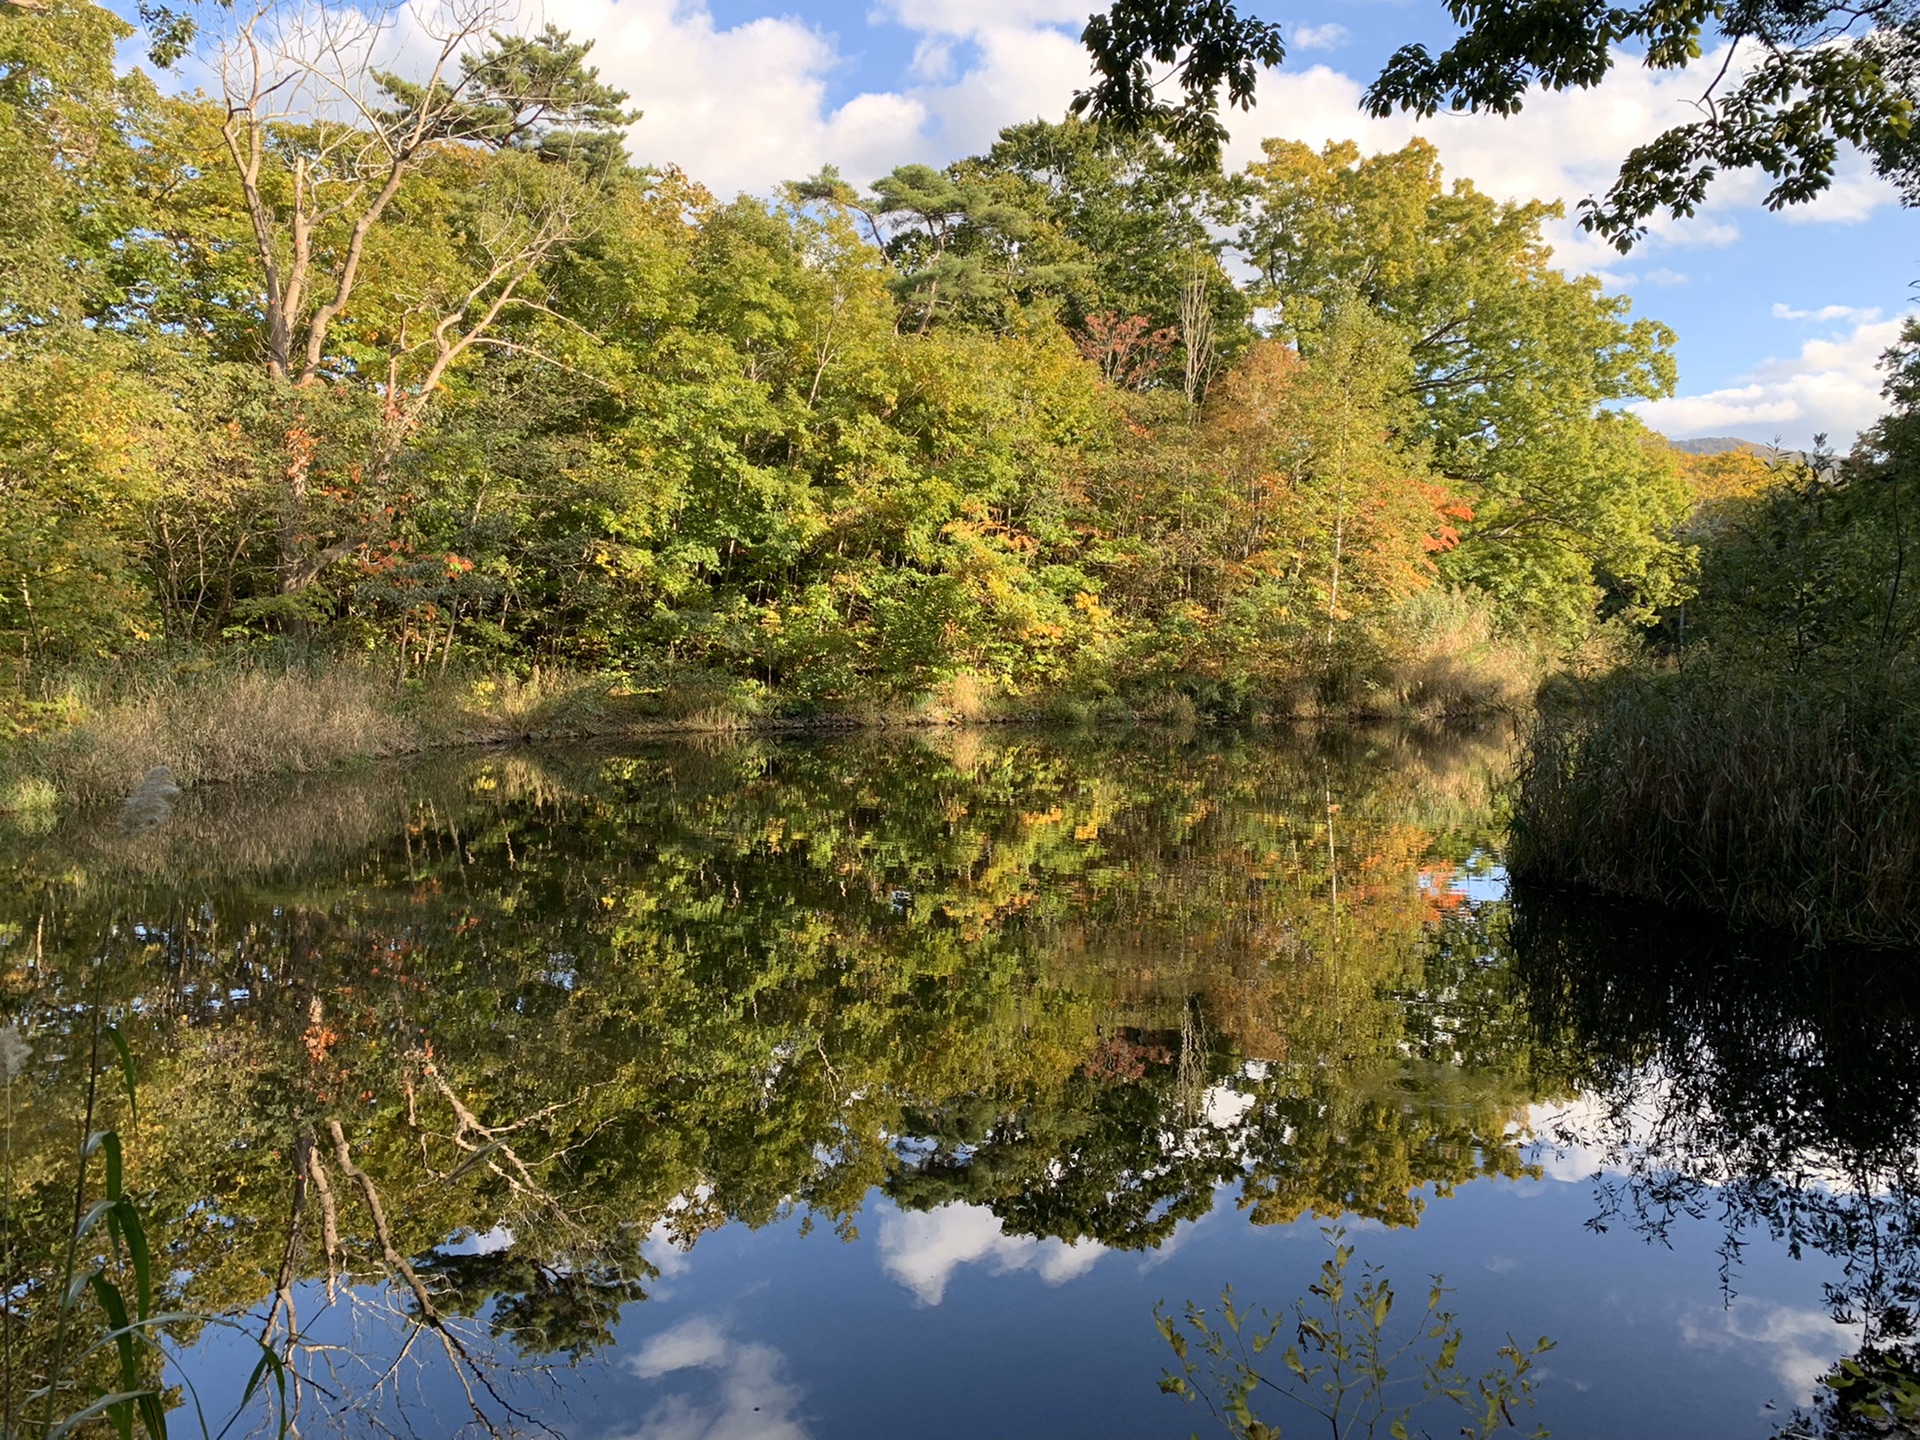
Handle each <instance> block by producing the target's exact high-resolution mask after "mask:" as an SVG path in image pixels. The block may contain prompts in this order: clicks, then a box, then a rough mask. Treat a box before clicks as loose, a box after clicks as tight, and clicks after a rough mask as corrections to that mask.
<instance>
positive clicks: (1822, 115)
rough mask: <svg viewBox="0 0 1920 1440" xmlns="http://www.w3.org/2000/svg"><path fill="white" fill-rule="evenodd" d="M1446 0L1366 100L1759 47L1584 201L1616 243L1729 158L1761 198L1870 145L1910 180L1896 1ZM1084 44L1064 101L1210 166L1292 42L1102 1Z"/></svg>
mask: <svg viewBox="0 0 1920 1440" xmlns="http://www.w3.org/2000/svg"><path fill="white" fill-rule="evenodd" d="M1450 8H1451V13H1452V16H1453V19H1454V21H1455V23H1456V24H1457V25H1458V26H1459V27H1460V34H1459V35H1458V37H1457V38H1456V39H1455V40H1454V42H1453V43H1452V44H1451V45H1449V46H1447V47H1446V48H1445V49H1443V50H1441V51H1440V53H1439V54H1437V55H1436V54H1434V53H1433V52H1432V51H1431V50H1429V49H1428V48H1427V46H1426V45H1424V44H1418V43H1415V44H1408V45H1403V46H1401V47H1400V48H1399V49H1398V50H1396V51H1395V52H1394V53H1393V55H1392V56H1391V57H1390V58H1389V59H1388V61H1387V63H1386V65H1385V66H1384V67H1382V69H1381V71H1380V74H1379V76H1378V77H1377V78H1376V79H1375V80H1374V81H1373V83H1372V84H1371V85H1370V86H1369V87H1368V88H1367V91H1366V95H1365V97H1364V99H1363V101H1362V104H1363V106H1364V108H1365V109H1366V110H1367V111H1369V112H1370V113H1371V114H1373V115H1375V116H1376V117H1382V118H1384V117H1386V116H1389V115H1391V114H1393V113H1394V112H1395V111H1396V110H1406V111H1411V112H1413V113H1414V114H1416V115H1420V116H1432V115H1434V114H1436V113H1437V112H1439V111H1440V110H1442V109H1446V110H1449V111H1454V112H1461V111H1476V112H1490V113H1493V114H1496V115H1511V114H1513V113H1515V112H1516V111H1518V110H1519V109H1520V108H1521V107H1522V106H1523V105H1524V104H1525V102H1526V98H1527V95H1528V93H1529V92H1530V91H1531V90H1532V89H1533V87H1534V86H1536V85H1538V86H1540V87H1541V88H1543V89H1546V90H1566V89H1590V88H1592V87H1593V86H1596V85H1598V84H1600V83H1601V82H1602V81H1603V80H1605V79H1606V77H1607V75H1608V74H1609V73H1610V72H1611V71H1612V69H1613V66H1614V63H1615V61H1616V59H1618V58H1619V57H1620V56H1621V55H1626V56H1628V57H1630V58H1631V59H1632V60H1633V61H1635V62H1636V63H1640V64H1645V65H1648V66H1651V67H1652V68H1654V69H1661V70H1670V69H1678V68H1681V67H1684V66H1686V65H1687V64H1689V63H1691V62H1692V61H1695V60H1697V59H1699V57H1700V55H1701V52H1702V48H1703V46H1704V45H1705V44H1707V43H1708V42H1709V41H1710V40H1712V41H1717V42H1719V43H1722V44H1725V45H1727V46H1728V47H1729V49H1732V48H1736V47H1739V46H1742V45H1746V46H1750V47H1751V48H1752V49H1753V50H1754V51H1755V53H1756V54H1758V55H1759V56H1760V57H1761V58H1760V59H1759V61H1758V62H1757V63H1755V64H1754V65H1752V66H1751V67H1750V68H1748V69H1746V70H1744V71H1742V72H1738V73H1735V74H1733V75H1731V76H1730V75H1729V73H1728V72H1727V70H1725V69H1723V70H1722V73H1721V74H1720V75H1719V76H1717V77H1716V78H1715V79H1714V81H1713V82H1712V83H1711V84H1710V85H1709V86H1708V91H1707V94H1708V96H1709V98H1710V100H1711V105H1710V108H1709V109H1708V111H1707V114H1706V117H1705V118H1704V119H1701V120H1697V121H1692V122H1689V123H1687V124H1682V125H1676V126H1674V127H1672V128H1671V129H1668V130H1665V131H1663V132H1661V133H1660V134H1659V135H1657V136H1655V137H1654V138H1653V139H1652V140H1649V141H1647V142H1645V143H1643V144H1641V145H1638V146H1636V147H1635V148H1634V149H1633V150H1632V151H1631V152H1630V153H1629V154H1628V155H1627V156H1626V158H1625V160H1624V162H1623V163H1622V165H1621V169H1620V174H1619V177H1618V179H1617V180H1616V181H1615V182H1614V185H1613V187H1612V188H1611V189H1610V190H1609V191H1608V193H1607V194H1606V196H1605V197H1604V198H1601V199H1588V200H1586V201H1583V202H1582V204H1581V212H1582V213H1581V223H1582V224H1584V225H1585V226H1586V227H1587V228H1588V229H1590V230H1594V231H1597V232H1598V233H1600V234H1601V235H1603V236H1605V237H1607V238H1608V239H1610V240H1612V241H1613V242H1614V243H1615V244H1616V245H1618V246H1619V247H1620V248H1621V249H1622V250H1629V249H1631V248H1632V247H1633V245H1634V243H1635V242H1636V241H1637V240H1639V239H1641V238H1642V237H1643V236H1644V235H1645V234H1646V222H1647V220H1648V219H1649V218H1650V217H1651V216H1653V215H1655V214H1657V213H1659V212H1661V211H1666V212H1668V213H1670V214H1673V215H1679V216H1685V215H1691V214H1693V213H1694V211H1695V210H1697V209H1698V208H1699V206H1700V205H1701V203H1702V202H1703V201H1704V200H1705V198H1706V193H1707V190H1708V188H1709V187H1710V186H1711V184H1712V182H1713V180H1714V179H1715V177H1716V176H1718V175H1719V174H1721V173H1722V172H1724V171H1727V170H1741V169H1748V168H1753V169H1758V170H1760V171H1761V172H1763V173H1764V174H1765V175H1767V176H1768V177H1769V178H1770V179H1771V180H1772V181H1773V185H1772V187H1771V188H1770V189H1769V190H1768V192H1767V195H1766V203H1767V205H1768V207H1769V208H1772V209H1778V208H1780V207H1782V206H1785V205H1792V204H1799V203H1802V202H1804V201H1807V200H1810V199H1812V198H1813V197H1814V196H1816V195H1819V194H1820V193H1821V192H1823V191H1824V190H1826V189H1827V187H1828V186H1829V185H1831V184H1832V183H1833V176H1834V167H1835V165H1836V163H1837V160H1838V156H1839V153H1840V147H1841V146H1842V145H1855V146H1858V147H1860V148H1861V149H1864V150H1866V151H1867V152H1868V153H1869V154H1870V155H1871V156H1872V157H1873V159H1874V162H1875V166H1876V168H1877V169H1878V170H1879V171H1880V173H1881V174H1883V175H1886V176H1888V177H1890V178H1892V179H1894V180H1896V181H1897V182H1898V183H1900V184H1902V185H1903V186H1906V187H1911V186H1912V185H1913V183H1914V180H1915V175H1916V170H1915V166H1914V158H1915V147H1914V142H1913V133H1912V119H1913V113H1914V108H1915V101H1916V93H1915V74H1916V67H1915V63H1914V61H1915V47H1916V35H1915V30H1914V26H1913V21H1912V16H1911V14H1910V12H1909V11H1908V10H1907V8H1906V7H1905V6H1903V5H1900V4H1895V3H1870V4H1866V5H1841V4H1834V3H1812V4H1806V3H1798V0H1759V3H1750V4H1743V5H1739V6H1737V7H1730V6H1727V5H1724V4H1718V3H1712V0H1687V3H1682V4H1677V5H1676V4H1670V3H1666V0H1640V3H1638V4H1629V5H1618V6H1609V7H1606V8H1604V9H1602V8H1593V9H1585V8H1581V7H1578V6H1569V5H1566V4H1564V3H1562V0H1522V3H1518V4H1513V3H1501V4H1492V3H1486V0H1461V3H1458V4H1455V5H1454V6H1452V7H1450ZM1082 40H1083V42H1084V43H1085V45H1086V47H1087V49H1088V51H1089V53H1090V54H1091V56H1092V58H1093V64H1094V70H1095V73H1096V76H1097V78H1096V80H1095V82H1094V84H1093V86H1092V87H1091V88H1090V89H1088V90H1087V91H1085V92H1083V93H1081V94H1079V95H1077V96H1076V97H1075V99H1074V102H1073V103H1074V110H1075V113H1078V114H1087V115H1091V116H1093V117H1094V118H1096V119H1102V120H1106V121H1109V122H1111V123H1114V124H1117V125H1120V126H1122V127H1125V128H1129V129H1141V128H1153V129H1157V130H1163V131H1165V132H1166V133H1168V134H1170V135H1172V136H1174V137H1175V138H1176V139H1177V140H1178V141H1179V142H1180V143H1181V145H1182V146H1183V148H1184V149H1185V150H1186V151H1187V152H1188V153H1189V154H1190V155H1191V156H1192V158H1193V159H1195V160H1196V161H1199V162H1203V163H1217V159H1218V155H1219V150H1220V143H1221V141H1222V140H1223V139H1224V138H1225V135H1226V131H1225V128H1224V127H1223V126H1222V124H1221V123H1220V118H1219V106H1220V97H1221V92H1222V90H1224V91H1225V92H1226V95H1227V98H1228V99H1229V101H1230V102H1231V103H1232V104H1234V105H1238V106H1241V107H1250V106H1251V104H1252V102H1253V92H1254V88H1255V84H1256V81H1257V79H1258V75H1259V69H1260V67H1261V66H1263V65H1278V64H1279V63H1280V61H1281V60H1282V59H1283V58H1284V56H1285V53H1286V52H1285V46H1284V45H1283V44H1282V41H1281V32H1280V28H1279V27H1278V26H1277V25H1275V24H1273V23H1271V22H1269V21H1264V20H1260V19H1255V18H1249V17H1242V16H1241V15H1240V14H1239V13H1238V10H1237V7H1236V6H1235V5H1234V4H1232V3H1224V4H1223V3H1220V0H1113V3H1112V4H1111V5H1110V6H1109V7H1108V9H1107V10H1106V11H1105V13H1096V14H1095V15H1094V16H1093V17H1092V18H1091V19H1090V20H1089V21H1088V23H1087V28H1086V30H1085V32H1084V34H1083V36H1082ZM1155 66H1158V67H1160V69H1161V71H1162V72H1165V71H1166V70H1167V69H1168V68H1169V67H1171V68H1172V72H1173V74H1174V75H1177V76H1178V78H1179V82H1180V84H1179V94H1178V98H1177V99H1166V98H1163V97H1162V96H1161V94H1160V93H1159V91H1158V88H1157V87H1158V84H1159V82H1158V81H1156V79H1155V78H1154V67H1155Z"/></svg>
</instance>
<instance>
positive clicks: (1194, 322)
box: [1180, 256, 1215, 414]
mask: <svg viewBox="0 0 1920 1440" xmlns="http://www.w3.org/2000/svg"><path fill="white" fill-rule="evenodd" d="M1208 279H1209V277H1208V275H1207V270H1206V267H1205V266H1204V265H1202V264H1201V262H1200V259H1199V257H1198V256H1196V257H1194V260H1193V262H1192V263H1191V264H1190V265H1189V266H1188V267H1187V280H1186V284H1185V285H1183V286H1182V287H1181V289H1180V347H1181V351H1182V353H1183V355H1184V356H1185V364H1184V366H1183V367H1182V372H1181V383H1182V385H1183V387H1184V388H1185V390H1186V392H1187V411H1188V413H1189V414H1191V413H1193V412H1195V411H1197V410H1199V408H1200V402H1201V401H1202V400H1204V399H1205V398H1206V394H1207V386H1208V385H1209V384H1210V383H1211V382H1212V380H1213V371H1214V363H1215V356H1214V348H1213V336H1214V321H1213V294H1212V287H1211V286H1210V285H1209V284H1208Z"/></svg>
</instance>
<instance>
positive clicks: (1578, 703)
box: [1509, 670, 1920, 945]
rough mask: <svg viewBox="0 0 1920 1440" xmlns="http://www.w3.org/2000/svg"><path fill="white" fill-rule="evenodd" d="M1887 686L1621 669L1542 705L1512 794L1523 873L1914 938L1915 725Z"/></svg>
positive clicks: (1888, 940) (1809, 931)
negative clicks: (1793, 684)
mask: <svg viewBox="0 0 1920 1440" xmlns="http://www.w3.org/2000/svg"><path fill="white" fill-rule="evenodd" d="M1915 721H1916V715H1915V708H1914V706H1913V705H1912V703H1911V702H1910V701H1903V700H1901V699H1900V698H1898V697H1897V696H1895V695H1893V694H1891V693H1890V692H1889V690H1888V688H1887V687H1886V686H1884V685H1881V686H1878V687H1875V686H1872V685H1868V684H1865V683H1859V684H1846V685H1823V686H1819V687H1813V686H1803V688H1801V689H1798V690H1796V689H1794V688H1791V687H1790V686H1788V685H1785V684H1780V683H1773V682H1761V681H1757V680H1755V681H1745V680H1740V679H1735V680H1732V681H1729V679H1728V678H1727V677H1724V676H1721V677H1715V676H1712V675H1710V674H1708V673H1706V672H1705V671H1704V670H1703V671H1702V672H1700V673H1686V674H1665V675H1659V674H1654V675H1648V674H1634V673H1628V674H1624V675H1617V676H1614V677H1611V678H1608V679H1605V680H1601V681H1598V682H1594V683H1591V684H1587V685H1584V686H1581V687H1579V688H1578V689H1577V690H1576V691H1575V692H1573V693H1572V694H1563V695H1561V696H1559V697H1558V698H1555V699H1551V700H1550V701H1549V702H1548V703H1545V704H1543V706H1542V708H1541V710H1540V713H1539V715H1538V716H1537V718H1536V719H1535V721H1534V723H1533V729H1532V733H1531V735H1530V737H1529V742H1528V744H1527V747H1526V753H1525V755H1524V757H1523V760H1522V762H1521V766H1520V769H1519V773H1518V776H1517V780H1516V783H1515V787H1514V796H1513V798H1514V805H1513V827H1512V838H1511V844H1510V849H1509V863H1510V866H1511V869H1512V871H1513V873H1514V875H1515V876H1516V877H1517V878H1520V879H1522V880H1526V881H1531V882H1535V883H1538V884H1542V885H1546V886H1554V887H1565V888H1572V889H1584V890H1591V891H1595V892H1599V893H1602V894H1609V895H1620V896H1632V897H1636V898H1641V899H1649V900H1657V901H1660V902H1663V903H1666V904H1671V905H1687V906H1697V907H1701V908H1705V909H1708V910H1712V911H1716V912H1719V913H1721V914H1724V915H1726V916H1728V917H1730V918H1731V919H1733V920H1734V921H1735V922H1736V923H1740V924H1747V925H1763V926H1779V927H1790V928H1792V929H1795V930H1798V931H1799V932H1801V933H1802V934H1803V935H1804V936H1806V937H1808V938H1810V939H1813V940H1815V941H1825V940H1831V941H1848V942H1855V943H1865V944H1905V945H1910V944H1915V943H1920V726H1917V725H1916V723H1915Z"/></svg>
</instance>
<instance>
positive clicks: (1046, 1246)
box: [880, 1203, 1106, 1305]
mask: <svg viewBox="0 0 1920 1440" xmlns="http://www.w3.org/2000/svg"><path fill="white" fill-rule="evenodd" d="M1104 1254H1106V1247H1105V1246H1102V1245H1099V1244H1096V1243H1095V1242H1093V1241H1091V1240H1082V1241H1080V1242H1079V1243H1077V1244H1074V1245H1068V1244H1067V1243H1066V1242H1065V1241H1062V1240H1056V1239H1052V1238H1049V1239H1045V1240H1035V1239H1032V1238H1030V1237H1028V1236H1024V1235H1008V1234H1005V1233H1003V1232H1002V1230H1001V1228H1000V1219H999V1217H998V1216H996V1215H995V1214H994V1213H993V1212H992V1211H991V1210H988V1209H986V1208H985V1207H984V1206H979V1205H966V1204H959V1203H955V1204H951V1205H942V1206H940V1207H939V1208H938V1209H936V1210H928V1211H904V1210H895V1211H892V1212H890V1213H888V1214H887V1215H886V1216H885V1217H883V1218H882V1220H881V1221H880V1264H881V1266H882V1267H883V1268H884V1269H885V1270H886V1272H887V1274H889V1275H890V1276H892V1277H893V1278H894V1279H895V1280H897V1281H898V1282H899V1283H900V1284H902V1285H904V1286H905V1287H906V1288H907V1289H908V1290H910V1291H912V1292H913V1295H914V1298H915V1299H917V1300H918V1301H919V1302H920V1303H921V1304H922V1305H938V1304H939V1303H940V1302H941V1300H942V1299H944V1298H945V1297H946V1293H947V1281H948V1279H949V1278H950V1277H951V1276H952V1275H953V1272H954V1271H955V1270H957V1269H959V1268H960V1267H961V1266H962V1265H975V1264H986V1265H989V1266H991V1267H992V1269H993V1273H994V1274H996V1275H1004V1274H1007V1273H1008V1272H1010V1271H1014V1270H1032V1271H1034V1272H1035V1273H1036V1274H1038V1275H1039V1277H1040V1278H1041V1279H1042V1280H1044V1281H1045V1282H1046V1283H1047V1284H1049V1285H1063V1284H1065V1283H1066V1282H1067V1281H1069V1280H1072V1279H1074V1278H1076V1277H1077V1276H1080V1275H1084V1274H1086V1272H1087V1271H1089V1270H1091V1269H1092V1268H1093V1266H1094V1264H1095V1263H1096V1262H1097V1261H1098V1260H1099V1259H1100V1257H1101V1256H1102V1255H1104Z"/></svg>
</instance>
